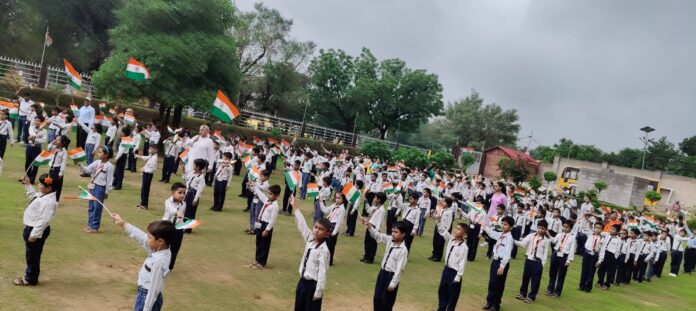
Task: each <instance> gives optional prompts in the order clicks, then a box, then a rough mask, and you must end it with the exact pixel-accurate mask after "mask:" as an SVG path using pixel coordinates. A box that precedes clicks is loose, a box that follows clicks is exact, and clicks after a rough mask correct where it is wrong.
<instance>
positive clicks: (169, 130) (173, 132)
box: [167, 126, 176, 135]
mask: <svg viewBox="0 0 696 311" xmlns="http://www.w3.org/2000/svg"><path fill="white" fill-rule="evenodd" d="M167 132H169V134H171V135H174V134H176V131H175V130H174V129H173V128H171V127H169V126H167Z"/></svg>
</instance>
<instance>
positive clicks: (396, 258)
mask: <svg viewBox="0 0 696 311" xmlns="http://www.w3.org/2000/svg"><path fill="white" fill-rule="evenodd" d="M369 231H370V235H371V236H372V238H374V239H375V241H377V243H383V244H386V245H387V247H386V248H385V249H384V257H383V258H382V264H381V266H380V267H382V269H383V270H385V271H387V272H392V273H394V276H393V277H392V279H391V282H389V287H392V288H395V287H397V286H398V285H399V281H400V279H401V273H402V272H403V271H404V268H406V262H407V261H408V249H406V243H405V242H404V241H401V243H399V244H398V245H397V244H395V243H394V241H393V240H392V237H391V235H387V234H384V233H381V232H379V231H377V230H376V229H375V228H370V229H369Z"/></svg>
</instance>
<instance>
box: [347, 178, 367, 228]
mask: <svg viewBox="0 0 696 311" xmlns="http://www.w3.org/2000/svg"><path fill="white" fill-rule="evenodd" d="M364 186H365V183H364V182H363V181H362V180H356V181H355V187H356V188H357V189H358V192H360V193H361V194H362V192H363V191H362V189H363V187H364ZM362 199H363V197H362V195H360V196H359V197H358V199H357V200H355V202H354V203H350V202H349V204H348V210H347V211H346V213H347V214H348V216H346V233H344V235H345V236H354V235H355V225H356V224H357V222H358V206H360V203H362Z"/></svg>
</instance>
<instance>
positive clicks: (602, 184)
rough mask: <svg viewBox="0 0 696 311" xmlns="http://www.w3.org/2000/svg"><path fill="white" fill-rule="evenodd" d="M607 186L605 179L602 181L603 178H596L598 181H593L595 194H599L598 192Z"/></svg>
mask: <svg viewBox="0 0 696 311" xmlns="http://www.w3.org/2000/svg"><path fill="white" fill-rule="evenodd" d="M607 186H608V185H607V182H605V181H603V180H598V181H596V182H595V183H594V188H595V190H597V195H599V194H600V193H602V190H604V189H607Z"/></svg>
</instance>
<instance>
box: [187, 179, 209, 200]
mask: <svg viewBox="0 0 696 311" xmlns="http://www.w3.org/2000/svg"><path fill="white" fill-rule="evenodd" d="M190 189H195V190H196V196H195V197H194V200H198V199H199V198H200V197H201V194H203V190H204V189H205V174H203V173H202V172H201V173H199V174H195V173H192V174H191V175H189V176H188V177H187V178H186V191H187V192H188V190H190Z"/></svg>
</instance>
